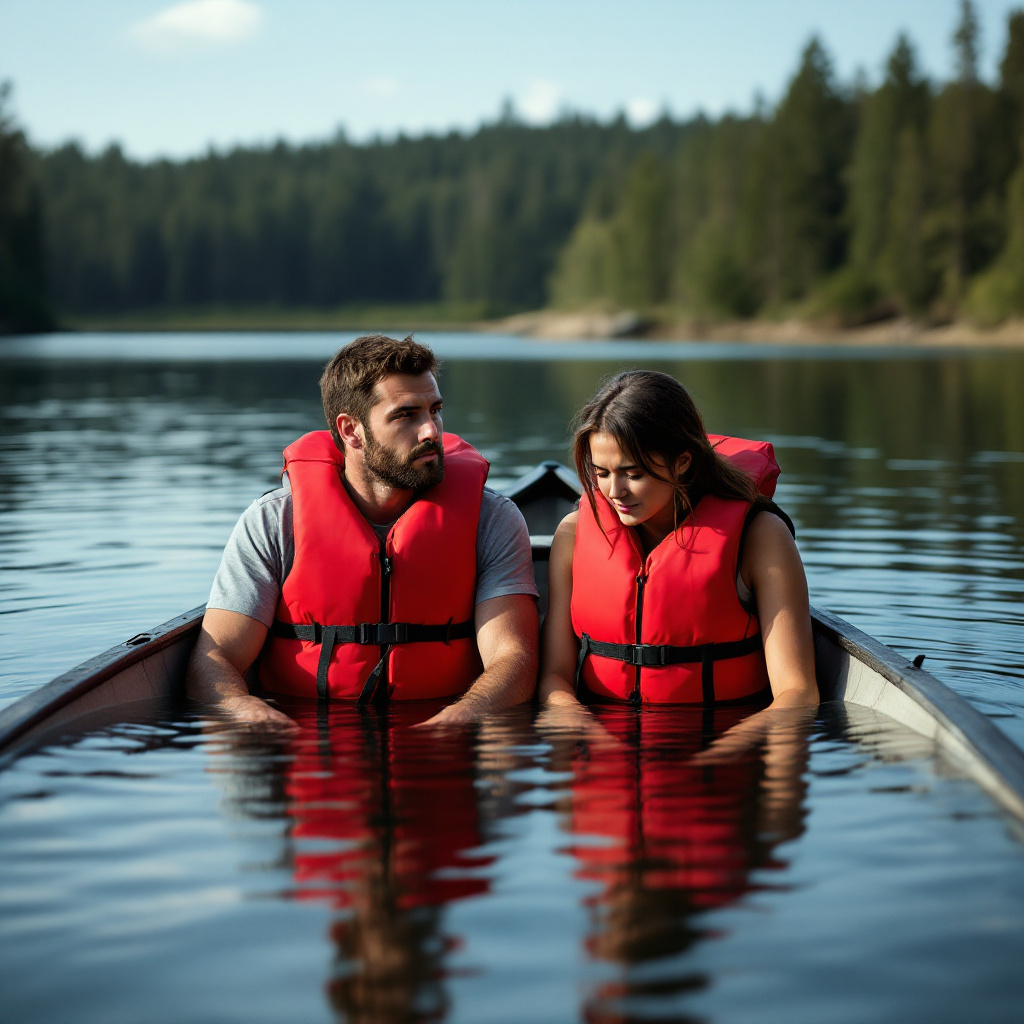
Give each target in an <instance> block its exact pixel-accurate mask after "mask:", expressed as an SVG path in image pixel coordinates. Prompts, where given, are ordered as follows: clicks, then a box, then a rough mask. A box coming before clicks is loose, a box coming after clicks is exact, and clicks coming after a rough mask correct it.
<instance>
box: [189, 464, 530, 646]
mask: <svg viewBox="0 0 1024 1024" xmlns="http://www.w3.org/2000/svg"><path fill="white" fill-rule="evenodd" d="M287 482H288V478H287V477H285V486H284V487H279V488H278V489H277V490H275V491H271V492H270V493H269V494H264V495H263V497H262V498H257V499H256V500H255V501H254V502H253V503H252V504H251V505H250V506H249V507H248V508H247V509H246V510H245V512H243V513H242V517H241V518H240V519H239V520H238V522H237V523H236V524H235V528H234V530H233V531H232V533H231V537H230V539H229V540H228V543H227V547H225V549H224V554H223V556H222V558H221V560H220V568H219V569H218V570H217V575H216V576H215V577H214V580H213V588H212V590H211V591H210V600H209V602H208V606H209V607H210V608H222V609H224V610H226V611H231V612H240V613H241V614H242V615H248V616H249V617H250V618H253V619H258V620H259V621H260V622H262V623H263V624H264V625H265V626H271V625H273V622H274V613H275V612H276V610H277V602H278V598H279V597H280V595H281V584H282V583H283V582H284V580H285V578H286V577H287V575H288V573H289V572H290V571H291V568H292V561H293V560H294V557H295V540H294V536H293V534H292V495H291V491H290V490H289V488H288V486H287ZM509 594H531V595H533V596H534V597H536V596H537V586H536V584H535V583H534V579H533V559H532V555H531V552H530V534H529V531H528V529H527V527H526V521H525V520H524V519H523V515H522V513H521V512H520V511H519V509H518V508H516V506H515V504H514V503H513V502H511V501H510V500H509V499H508V498H506V497H505V496H504V495H502V494H498V493H497V491H492V490H491V489H490V488H489V487H485V488H484V493H483V498H482V500H481V502H480V520H479V523H478V524H477V531H476V602H475V603H476V604H480V603H481V602H482V601H487V600H489V599H490V598H492V597H506V596H508V595H509Z"/></svg>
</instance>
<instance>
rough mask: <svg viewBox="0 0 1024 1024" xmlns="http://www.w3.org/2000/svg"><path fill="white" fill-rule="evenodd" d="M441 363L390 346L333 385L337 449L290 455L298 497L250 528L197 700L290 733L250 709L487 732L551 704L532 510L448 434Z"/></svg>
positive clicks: (233, 552)
mask: <svg viewBox="0 0 1024 1024" xmlns="http://www.w3.org/2000/svg"><path fill="white" fill-rule="evenodd" d="M436 368H437V363H436V360H435V358H434V355H433V353H432V352H431V351H430V349H428V348H426V347H425V346H423V345H420V344H418V343H416V342H415V341H413V340H412V338H411V337H409V338H406V339H405V340H404V341H397V340H395V339H393V338H387V337H385V336H383V335H379V334H377V335H370V336H367V337H363V338H357V339H356V340H355V341H353V342H352V343H351V344H349V345H347V346H346V347H345V348H343V349H341V351H340V352H338V354H337V355H336V356H335V357H334V359H333V360H332V361H331V362H330V363H329V364H328V366H327V369H326V370H325V371H324V374H323V377H322V378H321V380H320V390H321V394H322V396H323V404H324V414H325V416H326V418H327V423H328V426H329V427H330V434H329V435H328V433H327V432H326V431H316V432H314V433H312V434H307V435H306V436H305V437H303V438H300V439H299V440H298V441H296V442H295V443H294V444H293V445H290V446H289V447H288V448H287V449H286V450H285V470H286V474H287V475H286V477H285V478H284V481H283V482H284V484H285V486H283V487H282V488H279V489H278V490H275V491H271V492H270V493H269V494H266V495H264V496H263V497H262V498H260V499H258V500H257V501H256V502H254V503H253V505H251V506H250V507H249V509H248V510H247V511H246V512H245V513H244V514H243V516H242V518H241V519H240V520H239V522H238V524H237V526H236V527H235V530H234V532H233V533H232V535H231V539H230V541H229V542H228V545H227V548H226V549H225V552H224V557H223V559H222V560H221V565H220V568H219V570H218V572H217V576H216V578H215V580H214V584H213V589H212V592H211V595H210V601H209V603H208V605H207V609H206V615H205V616H204V618H203V627H202V630H201V632H200V637H199V640H198V642H197V644H196V649H195V653H194V654H193V656H192V661H191V664H190V666H189V673H188V693H189V696H191V697H193V698H196V699H198V700H202V701H206V702H211V703H216V704H218V705H220V706H221V707H222V708H223V709H224V710H226V711H228V712H229V713H231V714H232V715H233V716H234V717H236V718H237V719H239V720H242V721H246V722H252V723H270V724H275V723H276V724H281V725H288V724H290V723H291V719H289V718H288V717H287V716H286V715H284V714H283V713H282V712H280V711H278V710H277V709H276V708H273V707H271V706H270V705H269V704H268V703H267V702H266V701H264V700H262V699H261V698H260V697H258V696H256V695H255V694H251V693H250V692H249V688H248V686H247V685H246V682H245V678H244V677H245V675H246V673H247V672H248V670H249V669H250V667H251V666H252V665H253V664H254V662H255V661H256V659H257V658H259V677H260V682H261V684H262V686H263V688H264V689H265V690H269V691H273V692H283V693H290V694H301V695H306V696H310V697H318V698H319V699H320V700H331V699H341V700H355V701H375V702H377V701H384V700H388V699H416V698H423V697H440V696H445V697H447V696H458V699H457V700H456V701H455V702H454V703H452V704H449V705H448V706H447V707H445V708H444V709H443V710H442V711H440V712H439V713H438V714H436V715H434V716H433V718H431V719H430V720H429V722H428V723H426V724H459V723H464V722H473V721H479V720H480V719H481V718H483V717H484V716H486V715H487V714H489V713H490V712H491V711H495V710H497V709H499V708H503V707H507V706H510V705H512V704H517V703H520V702H522V701H524V700H527V699H529V697H530V696H531V695H532V693H533V689H534V684H535V681H536V673H537V606H536V596H537V590H536V586H535V584H534V580H533V568H532V561H531V554H530V543H529V535H528V531H527V528H526V523H525V522H524V520H523V517H522V515H521V514H520V512H519V510H518V509H517V508H516V507H515V505H513V504H512V502H510V501H509V500H508V499H507V498H504V497H502V496H501V495H499V494H497V493H496V492H494V491H491V490H489V489H487V488H485V487H484V480H485V478H486V475H487V463H486V461H485V460H484V459H483V457H482V456H481V455H480V454H479V453H478V452H476V451H475V450H474V449H473V448H471V447H470V446H469V445H468V444H466V442H464V441H462V440H461V439H460V438H457V437H455V435H452V434H443V433H442V426H441V405H442V401H441V394H440V391H439V390H438V386H437V380H436V377H435V371H436Z"/></svg>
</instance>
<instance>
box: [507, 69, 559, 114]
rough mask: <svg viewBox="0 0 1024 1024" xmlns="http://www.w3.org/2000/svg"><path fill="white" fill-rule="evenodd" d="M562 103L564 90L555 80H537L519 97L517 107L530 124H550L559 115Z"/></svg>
mask: <svg viewBox="0 0 1024 1024" xmlns="http://www.w3.org/2000/svg"><path fill="white" fill-rule="evenodd" d="M561 103H562V90H561V89H560V88H559V87H558V86H557V85H555V83H554V82H545V81H540V80H537V81H533V82H531V83H530V85H529V87H528V88H527V90H526V93H525V94H524V95H523V96H520V97H519V101H518V102H517V104H516V107H517V109H518V110H519V112H520V113H521V114H522V116H523V120H525V121H526V122H528V123H529V124H548V123H550V122H551V121H553V120H554V119H555V117H556V116H557V114H558V111H559V108H560V106H561Z"/></svg>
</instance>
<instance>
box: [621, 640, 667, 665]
mask: <svg viewBox="0 0 1024 1024" xmlns="http://www.w3.org/2000/svg"><path fill="white" fill-rule="evenodd" d="M648 651H653V652H654V657H653V658H651V657H647V656H646V655H647V652H648ZM629 653H630V659H629V664H630V665H638V666H640V667H645V666H647V667H649V666H651V665H664V664H665V648H664V646H663V645H661V644H630V645H629Z"/></svg>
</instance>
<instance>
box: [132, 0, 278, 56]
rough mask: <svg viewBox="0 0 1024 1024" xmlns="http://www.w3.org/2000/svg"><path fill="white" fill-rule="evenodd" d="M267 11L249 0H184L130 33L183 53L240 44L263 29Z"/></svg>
mask: <svg viewBox="0 0 1024 1024" xmlns="http://www.w3.org/2000/svg"><path fill="white" fill-rule="evenodd" d="M262 21H263V13H262V11H260V9H259V8H258V7H257V6H256V5H255V4H253V3H249V2H248V0H184V3H180V4H175V5H174V6H173V7H165V8H164V9H163V10H162V11H160V12H159V14H154V15H153V17H151V18H147V19H146V20H145V21H140V22H138V24H136V25H133V26H132V28H131V29H130V30H129V32H130V35H131V36H132V37H134V38H135V39H137V40H138V41H139V42H140V43H142V44H143V45H144V46H146V47H147V48H149V49H152V50H156V51H158V52H161V53H180V52H181V51H183V50H190V49H195V48H196V47H197V46H200V47H201V46H209V45H211V44H212V45H226V44H230V43H236V42H239V41H241V40H243V39H247V38H248V37H249V36H252V35H254V34H255V33H256V32H258V31H259V27H260V24H261V22H262Z"/></svg>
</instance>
